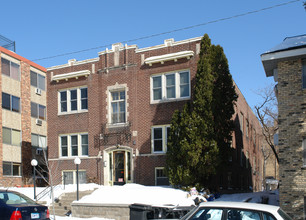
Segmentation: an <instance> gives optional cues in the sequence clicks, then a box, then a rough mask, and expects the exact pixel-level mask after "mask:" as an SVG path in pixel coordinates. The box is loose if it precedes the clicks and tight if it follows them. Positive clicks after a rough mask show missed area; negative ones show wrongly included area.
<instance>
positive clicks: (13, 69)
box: [1, 58, 20, 81]
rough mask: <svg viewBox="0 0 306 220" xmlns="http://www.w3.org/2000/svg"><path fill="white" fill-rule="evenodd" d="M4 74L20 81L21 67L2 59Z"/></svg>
mask: <svg viewBox="0 0 306 220" xmlns="http://www.w3.org/2000/svg"><path fill="white" fill-rule="evenodd" d="M1 70H2V74H4V75H6V76H8V77H11V78H12V79H15V80H18V81H20V66H19V64H16V63H14V62H11V61H10V60H7V59H4V58H1Z"/></svg>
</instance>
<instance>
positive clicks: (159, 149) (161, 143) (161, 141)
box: [151, 125, 170, 153]
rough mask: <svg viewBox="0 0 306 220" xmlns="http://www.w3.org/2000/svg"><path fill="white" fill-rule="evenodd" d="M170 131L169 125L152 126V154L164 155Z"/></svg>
mask: <svg viewBox="0 0 306 220" xmlns="http://www.w3.org/2000/svg"><path fill="white" fill-rule="evenodd" d="M169 131H170V126H169V125H163V126H154V127H152V134H151V137H152V152H153V153H166V152H167V142H168V135H169Z"/></svg>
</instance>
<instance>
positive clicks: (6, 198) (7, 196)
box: [0, 192, 36, 205]
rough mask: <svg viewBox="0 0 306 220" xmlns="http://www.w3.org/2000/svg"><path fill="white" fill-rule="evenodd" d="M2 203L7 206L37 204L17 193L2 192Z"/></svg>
mask: <svg viewBox="0 0 306 220" xmlns="http://www.w3.org/2000/svg"><path fill="white" fill-rule="evenodd" d="M0 201H1V202H3V203H5V204H7V205H17V204H30V205H35V204H36V203H35V202H34V201H33V200H31V199H30V198H28V197H26V196H25V195H22V194H20V193H17V192H0Z"/></svg>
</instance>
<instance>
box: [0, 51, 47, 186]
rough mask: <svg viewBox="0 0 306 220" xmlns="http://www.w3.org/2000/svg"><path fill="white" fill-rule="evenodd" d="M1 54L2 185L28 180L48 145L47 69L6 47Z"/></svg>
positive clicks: (26, 182) (27, 181)
mask: <svg viewBox="0 0 306 220" xmlns="http://www.w3.org/2000/svg"><path fill="white" fill-rule="evenodd" d="M0 58H1V59H0V72H1V74H0V82H1V83H0V91H1V103H2V105H1V108H0V122H1V126H0V133H1V137H0V138H1V141H0V186H15V185H22V184H29V183H33V180H32V170H33V168H32V166H31V160H32V159H33V158H36V159H37V160H38V161H39V165H42V166H43V164H42V161H41V159H42V158H41V157H42V155H41V154H42V150H43V149H46V147H47V145H46V143H47V140H46V136H47V125H46V89H45V88H46V83H45V77H46V69H45V68H44V67H41V66H39V65H37V64H35V63H33V62H31V61H29V60H27V59H25V58H23V57H21V56H19V55H17V54H16V53H14V52H12V51H10V50H7V49H5V48H3V47H0ZM31 143H32V144H31ZM45 151H46V150H45Z"/></svg>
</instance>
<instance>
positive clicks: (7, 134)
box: [2, 127, 21, 146]
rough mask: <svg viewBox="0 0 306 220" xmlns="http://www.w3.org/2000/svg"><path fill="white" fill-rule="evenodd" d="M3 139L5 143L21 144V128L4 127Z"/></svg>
mask: <svg viewBox="0 0 306 220" xmlns="http://www.w3.org/2000/svg"><path fill="white" fill-rule="evenodd" d="M2 141H3V143H4V144H8V145H14V146H20V143H21V133H20V131H19V130H15V129H11V128H6V127H3V128H2Z"/></svg>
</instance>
